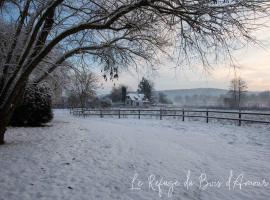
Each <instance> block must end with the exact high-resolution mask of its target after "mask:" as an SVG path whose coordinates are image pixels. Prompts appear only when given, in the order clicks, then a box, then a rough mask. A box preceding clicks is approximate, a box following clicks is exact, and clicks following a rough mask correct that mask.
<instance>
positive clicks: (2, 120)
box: [0, 81, 26, 145]
mask: <svg viewBox="0 0 270 200" xmlns="http://www.w3.org/2000/svg"><path fill="white" fill-rule="evenodd" d="M18 85H19V87H18V88H17V90H16V91H15V92H14V93H13V95H12V98H11V99H10V101H9V102H8V103H6V104H5V105H4V107H3V108H2V109H0V145H2V144H5V132H6V130H7V127H8V125H9V124H10V120H11V117H12V115H13V112H14V110H15V108H16V106H17V105H18V104H19V103H20V101H21V100H22V96H23V93H24V90H25V86H26V82H24V81H22V82H21V83H19V84H18Z"/></svg>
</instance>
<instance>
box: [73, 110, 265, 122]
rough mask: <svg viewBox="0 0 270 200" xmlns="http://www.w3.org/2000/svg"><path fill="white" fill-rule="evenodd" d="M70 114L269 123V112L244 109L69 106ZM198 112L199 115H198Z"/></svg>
mask: <svg viewBox="0 0 270 200" xmlns="http://www.w3.org/2000/svg"><path fill="white" fill-rule="evenodd" d="M70 114H73V115H75V116H83V117H87V116H100V117H101V118H103V117H104V116H106V115H107V116H117V117H118V118H119V119H120V118H121V117H125V116H138V119H141V117H142V116H156V117H159V119H160V120H162V119H163V118H164V117H173V118H176V117H181V118H182V121H185V119H186V118H202V119H205V121H206V123H209V119H217V120H230V121H237V122H238V126H241V125H242V122H250V123H263V124H270V113H261V112H244V111H222V110H191V109H88V108H84V109H81V108H71V109H70ZM198 114H199V115H198ZM211 114H219V115H220V114H232V115H236V117H224V116H213V115H211ZM247 115H249V116H255V117H256V119H247V118H243V116H247ZM258 116H264V117H268V116H269V119H268V121H265V120H260V119H257V118H258Z"/></svg>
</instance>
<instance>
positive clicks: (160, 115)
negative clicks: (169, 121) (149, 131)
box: [159, 108, 162, 120]
mask: <svg viewBox="0 0 270 200" xmlns="http://www.w3.org/2000/svg"><path fill="white" fill-rule="evenodd" d="M159 119H160V120H162V110H161V108H160V110H159Z"/></svg>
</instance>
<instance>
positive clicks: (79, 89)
mask: <svg viewBox="0 0 270 200" xmlns="http://www.w3.org/2000/svg"><path fill="white" fill-rule="evenodd" d="M98 82H99V79H98V77H97V75H95V74H94V73H93V72H91V71H90V70H89V68H87V67H86V66H85V65H84V64H82V67H80V70H78V69H77V70H76V71H75V73H73V74H72V75H70V87H69V91H70V93H71V94H72V95H74V96H75V97H77V98H78V100H79V103H80V107H81V108H86V107H87V106H88V103H89V102H90V101H91V100H92V99H94V98H95V96H96V90H97V88H98Z"/></svg>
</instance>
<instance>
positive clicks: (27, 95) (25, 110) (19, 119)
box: [11, 84, 53, 126]
mask: <svg viewBox="0 0 270 200" xmlns="http://www.w3.org/2000/svg"><path fill="white" fill-rule="evenodd" d="M52 118H53V112H52V97H51V91H50V89H49V88H48V87H46V86H45V85H33V84H31V85H30V84H29V85H28V86H27V87H26V89H25V92H24V95H23V100H22V102H21V104H20V105H19V106H17V107H16V109H15V111H14V113H13V116H12V118H11V125H12V126H41V125H42V124H44V123H47V122H49V121H51V120H52Z"/></svg>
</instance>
